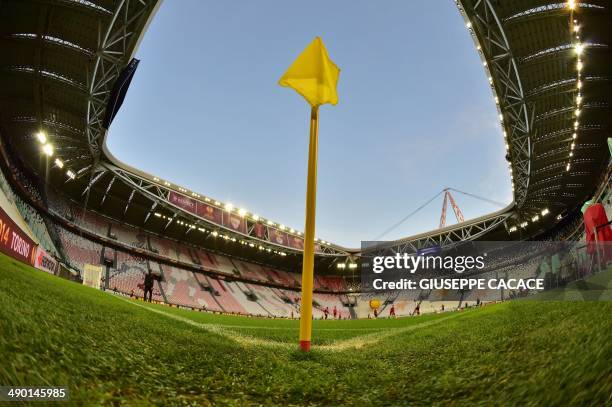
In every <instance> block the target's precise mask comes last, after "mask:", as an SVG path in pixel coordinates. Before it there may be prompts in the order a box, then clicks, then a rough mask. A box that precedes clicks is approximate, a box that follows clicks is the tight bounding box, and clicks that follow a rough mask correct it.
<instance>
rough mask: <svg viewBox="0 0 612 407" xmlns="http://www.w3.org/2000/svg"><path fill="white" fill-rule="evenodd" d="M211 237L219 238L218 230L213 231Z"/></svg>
mask: <svg viewBox="0 0 612 407" xmlns="http://www.w3.org/2000/svg"><path fill="white" fill-rule="evenodd" d="M211 235H213V236H214V237H217V236H219V232H217V231H216V230H213V232H212V233H211Z"/></svg>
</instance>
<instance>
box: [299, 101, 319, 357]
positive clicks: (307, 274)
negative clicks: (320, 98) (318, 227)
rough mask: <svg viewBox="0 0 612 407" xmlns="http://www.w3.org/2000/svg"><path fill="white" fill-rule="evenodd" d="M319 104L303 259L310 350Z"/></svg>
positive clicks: (304, 329)
mask: <svg viewBox="0 0 612 407" xmlns="http://www.w3.org/2000/svg"><path fill="white" fill-rule="evenodd" d="M318 133H319V106H312V109H311V111H310V142H309V147H308V178H307V181H306V226H305V228H304V257H303V261H302V306H301V308H300V349H301V350H303V351H304V352H308V351H310V339H311V336H312V288H313V284H314V239H315V213H316V207H317V154H318V153H317V150H318V145H319V134H318Z"/></svg>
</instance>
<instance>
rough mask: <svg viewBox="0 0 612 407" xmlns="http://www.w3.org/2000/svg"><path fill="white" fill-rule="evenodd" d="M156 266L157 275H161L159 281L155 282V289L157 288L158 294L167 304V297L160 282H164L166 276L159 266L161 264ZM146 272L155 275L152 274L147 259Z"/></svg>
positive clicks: (152, 271)
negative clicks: (157, 268) (157, 269)
mask: <svg viewBox="0 0 612 407" xmlns="http://www.w3.org/2000/svg"><path fill="white" fill-rule="evenodd" d="M157 266H158V267H159V274H160V275H161V279H160V280H157V288H159V293H160V294H161V296H162V298H163V299H164V302H165V303H166V304H168V297H166V293H165V292H164V287H163V286H162V281H166V276H164V269H163V267H162V266H161V264H157ZM147 270H149V271H150V272H151V273H152V274H157V273H155V272H154V271H155V270H153V269H152V268H151V262H150V261H149V260H148V259H147Z"/></svg>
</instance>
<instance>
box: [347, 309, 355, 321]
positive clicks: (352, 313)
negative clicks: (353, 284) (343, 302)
mask: <svg viewBox="0 0 612 407" xmlns="http://www.w3.org/2000/svg"><path fill="white" fill-rule="evenodd" d="M348 310H349V315H350V316H351V319H357V313H356V312H355V307H348Z"/></svg>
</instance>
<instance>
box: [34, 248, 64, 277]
mask: <svg viewBox="0 0 612 407" xmlns="http://www.w3.org/2000/svg"><path fill="white" fill-rule="evenodd" d="M58 265H59V263H58V262H57V260H55V259H54V258H53V256H51V255H49V253H47V252H46V251H45V249H43V248H42V247H40V246H38V247H37V249H36V256H35V258H34V267H36V268H37V269H39V270H42V271H46V272H47V273H49V274H55V272H56V271H57V267H58Z"/></svg>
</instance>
